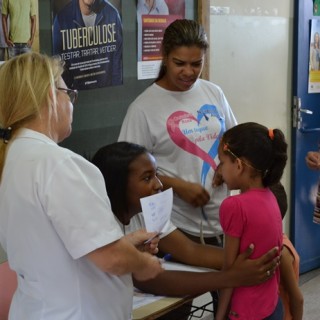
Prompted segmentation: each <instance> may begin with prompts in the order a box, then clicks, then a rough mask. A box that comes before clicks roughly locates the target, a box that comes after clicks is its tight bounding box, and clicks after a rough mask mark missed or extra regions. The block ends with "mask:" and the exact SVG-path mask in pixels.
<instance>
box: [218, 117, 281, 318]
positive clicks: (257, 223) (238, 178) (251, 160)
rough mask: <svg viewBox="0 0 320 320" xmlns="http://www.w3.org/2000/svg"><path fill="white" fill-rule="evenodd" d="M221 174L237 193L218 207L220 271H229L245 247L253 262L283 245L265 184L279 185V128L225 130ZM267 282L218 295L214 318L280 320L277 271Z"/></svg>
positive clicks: (246, 125) (274, 203)
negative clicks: (222, 247) (221, 234)
mask: <svg viewBox="0 0 320 320" xmlns="http://www.w3.org/2000/svg"><path fill="white" fill-rule="evenodd" d="M218 152H219V159H220V173H221V175H222V178H223V180H224V182H225V183H226V184H227V186H228V188H229V189H230V190H240V194H238V195H235V196H230V197H228V198H226V199H225V200H224V201H223V202H222V204H221V207H220V222H221V226H222V228H223V231H224V233H225V251H224V252H225V253H224V268H229V267H230V266H231V265H232V264H233V262H234V261H235V259H236V257H237V256H238V255H239V254H240V253H241V252H243V250H244V249H245V248H246V247H247V246H248V244H250V243H253V244H254V245H255V250H254V253H253V256H252V257H253V258H257V257H259V256H261V255H262V254H263V253H265V252H266V251H268V250H269V249H270V248H272V247H274V246H278V248H279V252H280V250H281V247H282V218H281V214H280V209H279V206H278V203H277V200H276V198H275V196H274V194H273V193H272V192H271V190H270V189H269V186H271V185H273V184H275V183H277V182H279V180H280V179H281V177H282V174H283V170H284V167H285V165H286V161H287V143H286V142H285V138H284V135H283V133H282V131H281V130H279V129H274V130H273V129H269V130H268V128H266V127H264V126H262V125H260V124H257V123H253V122H248V123H243V124H240V125H237V126H235V127H233V128H231V129H229V130H227V131H226V132H225V133H224V134H223V136H222V139H221V142H220V145H219V151H218ZM267 274H268V275H270V280H268V281H267V282H265V283H263V284H260V285H256V286H252V287H239V288H236V289H234V290H232V289H225V290H222V292H221V297H220V300H219V307H218V313H217V317H216V320H224V319H245V320H261V319H269V320H271V319H274V320H279V319H282V317H283V308H282V303H281V300H280V298H279V282H280V271H279V269H277V270H276V272H275V274H274V275H271V274H270V272H269V271H267Z"/></svg>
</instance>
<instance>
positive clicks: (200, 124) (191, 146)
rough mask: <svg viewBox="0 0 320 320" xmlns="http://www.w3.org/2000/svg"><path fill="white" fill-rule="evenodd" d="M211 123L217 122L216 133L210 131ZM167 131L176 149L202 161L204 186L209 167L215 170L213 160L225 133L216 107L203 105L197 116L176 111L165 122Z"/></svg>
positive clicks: (221, 118) (202, 181)
mask: <svg viewBox="0 0 320 320" xmlns="http://www.w3.org/2000/svg"><path fill="white" fill-rule="evenodd" d="M212 121H218V125H220V128H219V129H218V130H217V131H213V130H212V128H213V127H212V124H211V123H209V122H212ZM167 131H168V133H169V136H170V138H171V139H172V141H173V142H174V143H175V144H176V145H177V146H178V147H180V148H181V149H183V150H184V151H186V152H188V153H191V154H193V155H195V156H197V157H198V158H200V159H202V160H203V166H202V172H201V183H202V185H205V180H206V177H207V174H208V171H209V169H210V167H211V168H213V170H216V169H217V164H216V162H215V160H214V159H215V158H216V156H217V154H218V146H219V141H220V138H221V136H222V134H223V132H225V120H224V118H223V117H222V116H221V115H220V114H219V112H218V110H217V107H216V106H215V105H209V104H205V105H203V106H202V107H201V108H200V109H199V110H198V111H197V116H194V115H193V114H191V113H189V112H186V111H176V112H174V113H172V114H171V115H170V116H169V118H168V120H167Z"/></svg>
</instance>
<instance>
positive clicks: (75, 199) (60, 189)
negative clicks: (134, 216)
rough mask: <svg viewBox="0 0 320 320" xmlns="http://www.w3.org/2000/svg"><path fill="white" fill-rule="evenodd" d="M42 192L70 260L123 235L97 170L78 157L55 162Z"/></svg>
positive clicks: (46, 209) (49, 214) (50, 216)
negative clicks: (70, 257)
mask: <svg viewBox="0 0 320 320" xmlns="http://www.w3.org/2000/svg"><path fill="white" fill-rule="evenodd" d="M43 192H44V197H43V198H44V199H45V201H44V204H43V205H44V206H45V212H47V215H48V217H49V219H50V220H51V221H52V224H53V227H54V229H55V231H56V232H57V233H58V235H59V237H60V239H61V240H62V242H63V243H64V245H65V247H66V249H67V250H68V252H69V253H70V255H71V256H72V257H73V258H74V259H77V258H79V257H81V256H83V255H86V254H87V253H89V252H91V251H93V250H95V249H97V248H100V247H102V246H104V245H107V244H109V243H111V242H114V241H116V240H118V239H119V238H121V236H122V235H123V233H122V231H121V228H120V226H119V224H118V222H117V221H116V219H115V218H114V215H113V212H112V210H111V206H110V202H109V198H108V196H107V192H106V189H105V184H104V180H103V177H102V175H101V173H100V171H99V170H98V168H96V167H95V166H94V165H92V164H91V163H89V162H88V161H86V160H84V159H82V158H81V157H77V156H76V157H68V158H65V159H63V160H62V161H61V162H60V163H59V164H57V165H56V166H55V168H54V170H53V171H52V174H51V176H50V178H49V179H48V182H47V184H46V187H45V189H44V191H43Z"/></svg>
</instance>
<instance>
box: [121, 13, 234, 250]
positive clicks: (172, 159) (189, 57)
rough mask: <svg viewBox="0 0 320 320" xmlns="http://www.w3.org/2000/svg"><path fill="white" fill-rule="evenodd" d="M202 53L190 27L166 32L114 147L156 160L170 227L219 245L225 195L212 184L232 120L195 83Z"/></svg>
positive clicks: (183, 24) (201, 83)
mask: <svg viewBox="0 0 320 320" xmlns="http://www.w3.org/2000/svg"><path fill="white" fill-rule="evenodd" d="M207 48H208V40H207V36H206V34H205V32H204V29H203V27H202V26H201V25H199V24H198V23H197V22H196V21H193V20H186V19H182V20H176V21H174V22H173V23H171V24H170V25H169V26H168V27H167V29H166V30H165V33H164V37H163V41H162V54H163V61H162V64H161V68H160V72H159V76H158V78H157V79H156V80H155V82H154V83H153V84H152V85H151V86H150V87H149V88H147V89H146V90H145V91H144V92H143V93H142V94H141V95H140V96H139V97H137V98H136V100H135V101H134V102H133V103H132V104H131V105H130V107H129V109H128V112H127V115H126V117H125V119H124V122H123V124H122V128H121V132H120V136H119V141H121V140H126V141H131V142H135V143H138V144H141V145H143V146H145V147H146V148H147V150H148V151H149V152H150V153H151V154H152V155H153V156H154V157H155V158H156V160H157V163H158V173H159V178H160V180H161V182H162V184H163V186H164V189H168V188H173V192H174V203H173V211H172V215H171V217H172V222H173V223H174V224H175V225H176V226H177V227H178V228H179V229H180V230H181V231H183V232H184V233H185V234H186V235H187V236H188V237H190V238H191V239H193V240H195V241H197V242H200V240H203V238H204V242H206V243H209V244H219V243H220V244H221V236H222V229H221V226H220V223H219V213H218V212H219V206H220V203H221V201H222V200H223V199H224V198H225V197H226V196H227V195H228V191H227V188H226V186H225V185H224V184H223V185H220V186H217V187H213V186H212V181H213V177H214V174H215V170H216V168H217V165H218V144H219V139H220V137H221V136H222V134H223V132H224V131H225V130H226V129H228V128H231V127H233V126H234V125H235V124H236V120H235V117H234V115H233V113H232V111H231V109H230V106H229V104H228V102H227V100H226V98H225V96H224V94H223V92H222V90H221V89H220V88H219V87H218V86H216V85H215V84H213V83H211V82H209V81H206V80H202V79H200V75H201V72H202V69H203V64H204V59H205V54H206V50H207ZM201 242H203V241H201Z"/></svg>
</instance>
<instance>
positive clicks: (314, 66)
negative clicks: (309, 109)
mask: <svg viewBox="0 0 320 320" xmlns="http://www.w3.org/2000/svg"><path fill="white" fill-rule="evenodd" d="M319 92H320V20H318V19H312V20H311V31H310V58H309V84H308V93H319Z"/></svg>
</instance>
